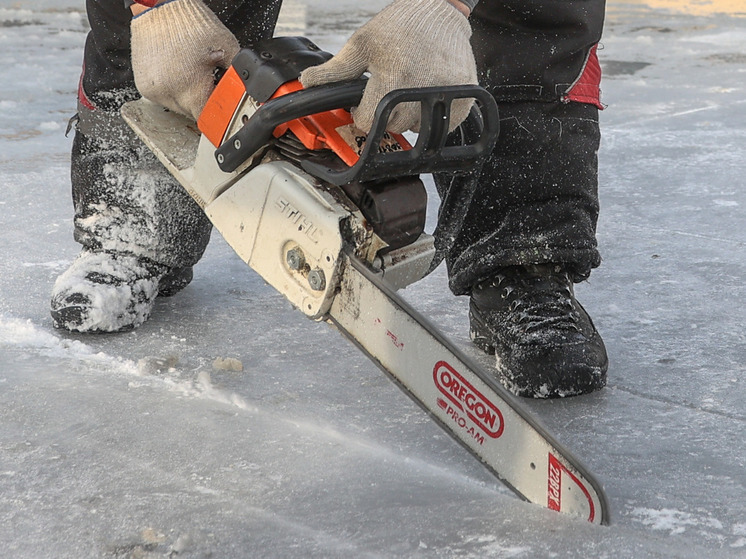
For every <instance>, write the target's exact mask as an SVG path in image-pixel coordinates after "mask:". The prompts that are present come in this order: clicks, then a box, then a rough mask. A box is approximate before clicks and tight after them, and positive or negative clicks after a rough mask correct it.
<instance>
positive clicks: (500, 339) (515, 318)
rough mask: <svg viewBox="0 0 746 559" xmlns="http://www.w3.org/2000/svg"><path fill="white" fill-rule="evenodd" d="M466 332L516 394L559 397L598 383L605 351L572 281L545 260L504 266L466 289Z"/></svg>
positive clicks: (602, 374) (587, 389)
mask: <svg viewBox="0 0 746 559" xmlns="http://www.w3.org/2000/svg"><path fill="white" fill-rule="evenodd" d="M469 320H470V334H471V339H472V341H473V342H474V344H475V345H476V346H477V347H479V348H480V349H482V350H483V351H486V352H487V353H489V354H495V355H496V358H497V365H496V368H497V376H498V379H499V380H500V381H501V382H502V383H503V384H504V385H505V387H506V388H507V389H508V390H510V391H511V392H513V393H514V394H516V395H518V396H524V397H532V398H561V397H566V396H575V395H579V394H586V393H589V392H593V391H594V390H598V389H600V388H602V387H603V386H604V385H605V384H606V371H607V369H608V357H607V355H606V348H605V347H604V343H603V340H602V339H601V336H600V335H599V333H598V331H597V330H596V328H595V327H594V326H593V322H592V321H591V318H590V317H589V316H588V313H587V312H586V311H585V309H583V307H582V306H581V305H580V303H578V301H577V300H576V299H575V295H574V291H573V283H572V280H571V278H570V276H569V274H568V273H567V272H566V271H565V270H563V268H562V267H561V266H557V265H553V264H545V265H536V266H514V267H509V268H504V269H503V270H501V271H500V272H499V273H498V274H497V275H496V276H494V277H493V278H492V279H491V280H488V281H485V282H482V283H480V284H478V285H477V286H476V287H475V288H474V289H473V291H472V295H471V302H470V306H469Z"/></svg>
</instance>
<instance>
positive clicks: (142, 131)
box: [122, 37, 609, 524]
mask: <svg viewBox="0 0 746 559" xmlns="http://www.w3.org/2000/svg"><path fill="white" fill-rule="evenodd" d="M330 58H331V54H329V53H326V52H324V51H322V50H320V49H319V48H318V47H317V46H316V45H315V44H313V43H312V42H311V41H309V40H308V39H305V38H302V37H279V38H274V39H270V40H266V41H262V42H260V43H257V44H256V45H254V47H252V48H248V49H242V50H241V51H240V52H239V53H238V55H237V56H236V57H235V58H234V60H233V62H232V64H231V66H230V67H229V68H228V69H227V70H225V71H222V70H221V71H218V72H217V73H216V87H215V90H214V92H213V94H212V96H211V97H210V98H209V100H208V102H207V104H206V106H205V108H204V110H203V111H202V113H201V115H200V117H199V120H198V122H197V123H195V122H194V121H193V120H191V119H188V118H186V117H183V116H180V115H178V114H175V113H173V112H169V111H167V110H166V109H164V108H163V107H160V106H158V105H156V104H154V103H151V102H149V101H147V100H144V99H142V100H138V101H133V102H130V103H127V104H126V105H125V106H124V107H123V109H122V116H123V117H124V119H125V120H126V121H127V123H128V124H129V125H130V126H131V127H132V128H133V130H134V131H135V132H136V133H137V134H138V136H139V137H140V138H141V139H142V140H143V141H144V142H145V144H146V145H147V146H148V147H149V149H151V150H152V151H153V153H155V155H156V156H157V157H158V158H159V159H160V161H161V162H162V163H163V165H164V166H165V167H166V168H167V169H168V170H169V171H170V172H171V174H173V176H174V177H175V178H176V179H177V180H178V181H179V183H181V185H182V186H183V187H184V188H185V189H186V191H187V192H188V193H189V194H190V195H191V196H192V198H194V200H195V201H196V202H197V203H198V204H199V205H200V207H201V208H202V209H203V211H204V212H205V214H206V215H207V216H208V218H209V219H210V220H211V221H212V223H213V224H214V226H215V228H216V229H217V230H218V231H219V232H220V233H221V234H222V236H223V237H224V238H225V240H226V241H227V242H228V244H229V245H230V246H231V247H232V248H233V249H234V250H235V252H236V253H237V254H238V256H240V257H241V259H242V260H244V261H245V262H246V263H247V264H248V265H249V266H250V267H251V268H252V269H253V270H255V271H256V272H257V273H258V274H259V275H261V277H262V278H263V279H264V280H265V281H266V282H267V283H268V284H270V285H271V286H272V287H274V288H275V289H276V290H277V291H279V292H280V293H281V294H282V295H284V296H285V297H286V298H287V299H288V300H289V301H290V302H291V303H292V304H293V305H294V306H295V307H296V308H297V309H299V310H300V311H301V312H302V313H303V314H305V315H306V316H307V317H308V318H311V319H313V320H317V321H326V322H328V323H330V324H332V325H333V326H335V327H336V328H337V329H338V330H339V331H340V332H341V333H342V334H343V335H344V336H346V337H347V338H349V339H350V340H351V341H352V342H353V343H354V344H355V345H356V346H357V347H358V348H359V349H360V350H361V351H362V352H363V353H364V354H365V355H367V356H368V357H369V358H370V359H371V360H372V361H373V362H374V363H375V364H376V365H378V367H380V368H381V369H382V370H383V371H384V372H385V373H386V374H387V375H388V376H389V377H390V378H391V379H392V380H393V381H394V382H395V383H396V384H397V385H398V386H399V387H400V388H401V389H402V390H403V391H404V392H405V393H406V394H407V395H408V396H410V397H411V399H412V400H414V402H416V403H417V404H419V405H420V406H421V407H422V408H423V409H424V410H425V411H426V412H427V413H428V414H429V416H430V417H431V418H432V419H433V420H434V421H435V422H436V423H437V424H438V425H439V426H440V427H441V428H442V429H444V430H445V431H446V432H447V433H448V434H449V435H450V436H451V437H453V438H454V439H455V440H456V441H458V442H459V443H461V445H462V446H463V447H464V448H466V449H467V450H468V451H469V452H470V453H471V454H472V455H473V456H475V457H476V458H477V459H478V460H480V461H481V462H482V463H483V464H484V466H485V467H487V468H488V469H489V470H490V471H491V472H492V473H493V474H494V475H495V476H496V477H497V478H498V479H499V480H500V481H502V482H503V483H504V484H506V485H507V486H508V487H509V488H511V489H512V490H513V491H514V492H515V493H516V494H517V495H518V496H520V497H521V498H523V499H525V500H527V501H530V502H532V503H536V504H539V505H541V506H544V507H546V508H549V509H551V510H554V511H558V512H561V513H567V514H570V515H574V516H577V517H581V518H583V519H586V520H588V521H590V522H592V523H597V524H606V523H608V522H609V507H608V503H607V500H606V497H605V495H604V492H603V489H602V487H601V486H600V484H599V483H598V482H597V481H596V480H595V479H594V477H593V476H592V475H591V474H590V473H589V472H588V471H587V469H586V468H585V467H583V465H582V464H580V463H579V462H578V460H577V459H576V458H574V457H573V455H572V454H571V453H570V452H568V451H567V450H566V449H565V448H564V447H563V446H562V445H561V444H560V443H559V442H557V441H556V440H555V439H554V438H553V437H552V436H551V435H550V434H549V433H548V432H547V430H546V429H545V428H544V427H543V426H541V425H540V424H539V423H538V422H537V421H536V420H535V419H534V418H533V417H532V416H531V415H530V414H529V413H528V411H527V410H526V409H525V408H524V407H523V406H522V404H521V403H520V402H519V401H518V400H517V399H516V398H515V397H514V396H512V395H511V394H510V393H508V392H507V390H505V389H504V388H503V387H502V385H500V384H499V383H498V382H497V381H496V380H495V378H494V377H493V376H491V375H490V374H489V373H488V372H486V371H485V370H483V369H482V368H481V367H480V366H479V365H478V364H476V363H475V362H473V361H472V360H471V359H469V358H468V357H467V356H466V355H464V354H463V353H462V352H461V351H459V350H458V349H457V348H456V347H455V346H454V344H453V343H451V342H450V341H449V340H448V339H447V338H446V337H445V336H444V335H443V334H441V333H440V332H439V331H438V330H437V329H436V328H435V327H434V326H433V325H432V324H431V323H430V322H429V321H428V320H426V319H425V318H424V317H423V316H421V315H420V314H419V313H418V312H417V311H416V310H415V309H414V308H413V307H412V306H411V305H409V304H408V303H407V302H406V301H405V300H404V299H402V298H401V297H400V296H399V295H398V294H397V290H399V289H401V288H403V287H405V286H407V285H410V284H412V283H414V282H416V281H418V280H419V279H421V278H422V277H423V276H424V275H425V274H426V273H427V272H428V271H429V270H430V268H431V265H432V263H433V258H434V253H435V249H434V242H433V238H432V236H431V235H429V234H427V233H426V232H425V216H426V212H425V210H426V206H427V192H426V189H425V186H424V183H423V182H422V180H421V179H420V176H419V175H420V174H422V173H433V172H448V173H459V172H468V171H470V170H471V171H472V172H473V169H474V168H478V167H479V165H480V163H481V162H482V161H483V160H484V158H485V157H486V156H487V155H488V154H489V153H490V152H491V151H492V149H493V147H494V145H495V142H496V138H497V134H498V128H499V119H498V111H497V105H496V103H495V101H494V99H493V97H492V96H491V95H490V94H489V93H488V92H487V91H486V90H484V89H483V88H481V87H479V86H473V85H468V86H449V87H439V88H421V89H420V88H418V89H403V90H396V91H393V92H391V93H389V94H388V95H386V96H385V97H384V98H383V100H382V101H381V102H380V104H379V106H378V108H377V111H376V114H375V119H374V124H373V126H372V128H371V130H370V132H369V133H367V134H365V133H363V132H362V131H361V130H359V129H357V128H356V127H355V125H354V122H353V120H352V116H351V114H350V108H351V107H355V106H357V105H358V104H359V103H360V99H361V97H362V95H363V92H364V90H365V81H366V80H365V78H361V79H359V80H355V81H351V82H344V83H339V84H332V85H324V86H318V87H313V88H309V89H304V88H303V86H302V85H301V84H300V82H299V81H298V76H299V75H300V73H301V72H302V71H303V70H304V69H305V68H308V67H310V66H313V65H317V64H321V63H323V62H325V61H326V60H329V59H330ZM457 99H473V100H474V101H473V106H472V109H471V113H470V115H469V118H468V119H467V121H466V122H465V123H464V124H463V125H462V129H465V130H469V131H470V132H469V133H468V134H467V133H464V134H462V140H461V141H460V142H453V141H450V139H449V138H451V136H449V130H448V123H449V117H450V106H451V103H452V102H453V101H454V100H457ZM401 103H418V104H419V106H420V110H421V117H422V118H421V120H422V124H421V127H420V130H419V132H418V134H417V135H416V140H412V141H411V142H410V141H409V140H408V139H407V138H406V137H404V136H402V135H400V134H394V133H390V132H388V131H387V130H386V125H387V123H388V121H389V117H390V115H391V114H392V112H393V111H394V110H395V109H396V107H397V106H398V105H399V104H401Z"/></svg>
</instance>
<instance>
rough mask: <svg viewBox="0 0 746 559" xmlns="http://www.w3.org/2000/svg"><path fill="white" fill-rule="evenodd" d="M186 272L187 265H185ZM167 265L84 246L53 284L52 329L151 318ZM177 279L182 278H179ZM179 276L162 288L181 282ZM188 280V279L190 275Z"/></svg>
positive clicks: (121, 326) (124, 325)
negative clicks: (91, 249) (85, 248)
mask: <svg viewBox="0 0 746 559" xmlns="http://www.w3.org/2000/svg"><path fill="white" fill-rule="evenodd" d="M188 270H189V273H190V274H191V268H189V269H188ZM169 272H171V269H170V268H168V267H167V266H163V265H161V264H156V263H155V262H152V261H151V260H147V259H144V258H137V257H135V256H130V255H125V254H114V253H109V252H101V251H90V250H83V251H82V252H81V253H80V254H79V255H78V257H77V258H76V259H75V260H74V261H73V263H72V265H71V266H70V267H69V268H68V269H67V271H65V272H64V273H63V274H62V275H60V277H59V278H57V281H56V282H55V284H54V288H53V290H52V303H51V314H52V318H53V319H54V326H55V327H56V328H63V329H66V330H71V331H76V332H121V331H123V330H131V329H133V328H136V327H137V326H140V325H141V324H142V323H143V322H145V321H146V320H147V319H148V318H149V317H150V312H151V310H152V308H153V304H154V302H155V298H156V297H157V296H158V294H159V288H160V285H161V282H162V280H163V279H164V277H167V276H168V274H169ZM178 278H181V280H179V279H178ZM184 279H185V278H184V277H181V276H179V275H178V274H177V279H176V282H171V283H168V284H167V285H166V286H165V288H166V290H167V291H168V292H169V294H173V293H175V292H176V291H178V290H179V289H177V288H176V287H177V285H179V284H180V285H181V287H184V286H185V285H186V284H187V283H189V282H188V281H186V282H184ZM190 279H191V278H190Z"/></svg>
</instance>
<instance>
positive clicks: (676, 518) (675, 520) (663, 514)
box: [632, 507, 723, 536]
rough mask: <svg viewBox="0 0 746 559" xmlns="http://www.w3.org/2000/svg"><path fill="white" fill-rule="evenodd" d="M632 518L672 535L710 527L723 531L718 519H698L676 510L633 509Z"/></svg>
mask: <svg viewBox="0 0 746 559" xmlns="http://www.w3.org/2000/svg"><path fill="white" fill-rule="evenodd" d="M632 516H634V517H636V518H637V520H638V521H640V522H642V523H643V524H644V525H645V526H648V527H650V528H652V529H653V530H661V531H666V532H668V533H669V534H670V535H672V536H674V535H678V534H683V533H684V532H686V529H687V528H689V527H708V528H715V529H718V530H720V529H722V527H723V525H722V523H721V522H720V521H719V520H717V519H716V518H712V517H708V518H698V517H696V516H694V515H692V514H690V513H688V512H683V511H680V510H675V509H666V508H664V509H659V510H657V509H648V508H644V507H636V508H634V509H632Z"/></svg>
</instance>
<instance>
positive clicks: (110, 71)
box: [72, 0, 281, 268]
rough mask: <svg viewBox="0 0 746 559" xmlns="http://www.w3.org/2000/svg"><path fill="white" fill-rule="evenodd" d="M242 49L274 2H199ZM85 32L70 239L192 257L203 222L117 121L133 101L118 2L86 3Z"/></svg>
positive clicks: (188, 261) (162, 259) (182, 261)
mask: <svg viewBox="0 0 746 559" xmlns="http://www.w3.org/2000/svg"><path fill="white" fill-rule="evenodd" d="M205 3H206V4H207V5H208V7H210V8H211V9H212V10H213V11H214V12H215V13H216V14H217V15H218V17H219V18H220V19H221V20H222V21H223V23H225V25H226V26H227V27H228V28H229V29H230V30H231V31H232V32H233V33H234V34H235V35H236V37H237V38H238V40H239V42H240V43H241V44H242V45H248V44H250V43H251V42H252V41H255V40H257V39H258V38H264V37H269V36H271V35H272V32H273V30H274V25H275V22H276V19H277V15H278V13H279V9H280V5H281V2H280V1H278V0H245V1H236V0H206V2H205ZM86 9H87V13H88V19H89V22H90V24H91V32H90V34H89V36H88V39H87V41H86V47H85V53H84V71H83V75H82V77H81V82H80V90H79V117H80V121H79V127H78V130H77V132H76V136H75V140H74V143H73V153H72V186H73V200H74V204H75V238H76V240H78V241H79V242H80V243H82V244H83V245H84V247H86V248H90V249H103V250H106V251H111V252H121V253H126V254H133V255H136V256H144V257H147V258H149V259H151V260H153V261H154V262H157V263H159V264H164V265H166V266H169V267H172V268H180V267H188V266H191V265H193V264H194V263H196V262H197V260H199V258H200V257H201V255H202V253H203V252H204V250H205V247H206V245H207V242H208V239H209V235H210V228H211V227H210V223H209V221H208V220H207V218H205V217H204V215H203V214H202V211H201V210H200V209H199V207H198V206H197V205H196V203H195V202H194V201H193V200H192V199H191V198H190V197H189V196H188V195H187V194H186V193H185V192H184V191H183V189H182V188H181V187H180V186H179V185H178V183H177V182H176V181H175V180H174V179H173V178H172V177H171V175H170V174H169V173H168V172H167V171H166V170H165V169H163V167H162V166H161V165H160V163H159V162H158V161H157V159H156V158H155V157H154V156H153V155H152V154H151V153H150V151H149V150H148V149H147V148H145V146H144V145H143V144H142V143H141V142H140V141H139V140H138V139H137V138H136V136H135V135H134V133H132V132H131V131H130V130H129V127H127V125H126V124H125V123H124V122H123V121H122V120H121V118H120V117H119V109H120V107H121V106H122V104H124V103H125V102H126V101H129V100H132V99H136V98H137V97H138V93H137V90H136V89H135V84H134V78H133V76H132V67H131V62H130V22H131V19H132V17H131V13H130V12H129V10H127V9H125V8H124V6H123V3H122V1H121V0H88V2H87V5H86Z"/></svg>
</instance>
